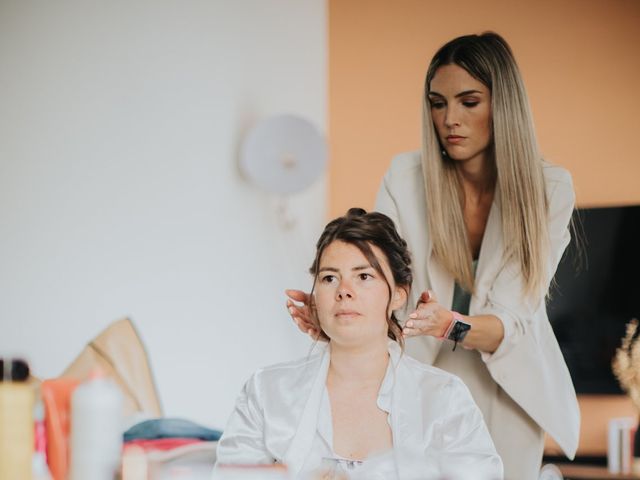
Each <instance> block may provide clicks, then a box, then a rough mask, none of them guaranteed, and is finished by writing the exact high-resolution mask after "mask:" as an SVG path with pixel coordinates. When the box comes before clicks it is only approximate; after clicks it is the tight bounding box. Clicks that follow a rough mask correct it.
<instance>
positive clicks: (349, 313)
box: [336, 310, 360, 317]
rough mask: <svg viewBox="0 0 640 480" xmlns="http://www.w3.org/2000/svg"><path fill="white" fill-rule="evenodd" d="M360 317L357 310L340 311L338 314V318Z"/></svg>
mask: <svg viewBox="0 0 640 480" xmlns="http://www.w3.org/2000/svg"><path fill="white" fill-rule="evenodd" d="M358 315H360V314H359V313H358V312H356V311H355V310H338V311H337V312H336V317H357V316H358Z"/></svg>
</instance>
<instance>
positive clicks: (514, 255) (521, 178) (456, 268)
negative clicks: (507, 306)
mask: <svg viewBox="0 0 640 480" xmlns="http://www.w3.org/2000/svg"><path fill="white" fill-rule="evenodd" d="M449 64H455V65H458V66H460V67H462V68H464V69H465V70H466V71H467V72H468V73H469V74H470V75H471V76H472V77H474V78H476V79H477V80H479V81H480V82H482V83H483V84H484V85H486V86H487V87H488V88H489V90H490V92H491V109H492V116H493V118H492V124H493V145H492V146H491V150H492V153H493V167H494V169H495V178H496V186H495V187H496V188H495V195H497V201H498V205H499V206H500V209H501V212H502V234H503V239H504V240H505V241H504V246H505V251H504V259H503V260H504V261H505V262H509V261H515V262H516V264H518V265H519V266H520V269H521V272H522V276H523V278H524V286H523V290H524V291H523V294H524V295H532V296H537V295H540V294H543V295H544V294H546V292H545V291H543V289H545V288H547V285H546V278H547V272H546V267H545V266H546V264H547V262H546V258H547V256H548V252H549V231H548V225H547V217H548V205H547V197H546V192H545V182H544V176H543V172H542V158H541V156H540V153H539V151H538V144H537V141H536V137H535V131H534V127H533V120H532V116H531V112H530V108H529V101H528V99H527V93H526V91H525V88H524V83H523V81H522V77H521V75H520V71H519V70H518V66H517V64H516V61H515V59H514V57H513V54H512V53H511V49H510V48H509V46H508V45H507V43H506V42H505V40H504V39H503V38H502V37H500V36H499V35H497V34H495V33H492V32H487V33H483V34H482V35H466V36H463V37H458V38H456V39H454V40H452V41H450V42H448V43H447V44H445V45H444V46H443V47H442V48H440V50H438V52H437V53H436V54H435V56H434V57H433V59H432V60H431V64H430V65H429V69H428V71H427V75H426V79H425V92H424V95H423V146H422V170H423V174H424V182H425V190H426V201H427V215H428V225H429V232H430V235H431V237H432V239H433V249H434V253H435V255H436V256H437V258H438V259H439V260H440V261H441V262H442V264H443V266H444V267H445V268H446V269H447V270H448V271H449V272H450V273H451V274H452V275H453V277H454V278H455V279H456V281H457V282H458V283H459V284H460V285H461V286H462V287H464V288H465V289H466V290H468V291H469V292H473V291H474V288H473V284H474V281H473V271H472V256H471V251H470V244H469V238H468V235H467V230H466V228H465V224H464V218H463V209H462V198H463V196H462V190H461V185H460V180H459V178H458V174H457V173H456V168H455V164H454V161H453V160H451V159H449V157H447V156H446V154H443V149H442V147H441V145H440V142H439V140H438V135H437V133H436V130H435V128H434V125H433V120H432V118H431V108H430V105H429V100H428V98H427V96H428V93H429V88H430V84H431V80H432V79H433V77H434V75H435V73H436V71H437V70H438V68H440V67H441V66H443V65H449Z"/></svg>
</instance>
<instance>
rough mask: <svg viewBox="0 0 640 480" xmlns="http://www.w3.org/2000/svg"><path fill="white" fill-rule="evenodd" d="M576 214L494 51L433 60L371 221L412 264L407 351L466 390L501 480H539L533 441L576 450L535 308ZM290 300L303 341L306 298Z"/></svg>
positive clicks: (467, 43) (573, 426)
mask: <svg viewBox="0 0 640 480" xmlns="http://www.w3.org/2000/svg"><path fill="white" fill-rule="evenodd" d="M574 202H575V195H574V192H573V187H572V182H571V176H570V175H569V173H568V172H567V171H566V170H564V169H562V168H560V167H557V166H552V165H550V164H548V163H546V162H544V161H543V160H542V157H541V155H540V152H539V151H538V145H537V142H536V138H535V133H534V128H533V121H532V118H531V113H530V109H529V104H528V99H527V95H526V91H525V88H524V84H523V81H522V78H521V75H520V72H519V70H518V67H517V65H516V62H515V59H514V57H513V54H512V52H511V50H510V48H509V46H508V45H507V43H506V42H505V40H504V39H503V38H502V37H500V36H499V35H497V34H495V33H484V34H482V35H467V36H463V37H459V38H456V39H454V40H452V41H450V42H449V43H447V44H445V45H444V46H443V47H442V48H440V50H438V52H437V53H436V54H435V56H434V57H433V59H432V61H431V64H430V65H429V69H428V71H427V76H426V80H425V96H424V116H423V148H422V152H414V153H406V154H401V155H399V156H397V157H396V158H395V159H394V160H393V162H392V165H391V167H390V168H389V170H388V171H387V173H386V175H385V177H384V179H383V182H382V185H381V187H380V190H379V192H378V197H377V202H376V209H377V210H379V211H380V212H383V213H385V214H387V215H388V216H389V217H391V218H392V219H393V220H394V222H395V223H396V226H397V228H398V231H399V233H400V235H402V236H403V237H404V238H405V240H406V241H407V243H408V245H409V249H410V251H411V252H412V255H413V264H414V265H415V271H414V276H415V280H414V283H413V288H412V290H411V295H410V299H409V302H408V303H407V305H417V309H416V310H415V311H406V312H405V315H404V316H403V318H406V319H407V320H406V322H405V325H404V329H403V333H404V335H405V337H407V339H408V341H407V347H406V349H407V352H408V353H409V354H411V355H412V356H414V357H416V358H417V359H418V360H420V361H422V362H425V363H430V364H433V365H435V366H437V367H440V368H442V369H444V370H446V371H449V372H451V373H454V374H456V375H458V376H459V377H460V378H462V380H463V381H464V382H465V383H466V384H467V386H468V387H469V389H470V390H471V393H472V395H473V397H474V400H475V401H476V403H477V404H478V406H479V407H480V410H481V411H482V413H483V415H484V419H485V422H486V423H487V426H488V428H489V431H490V433H491V436H492V438H493V441H494V443H495V446H496V449H497V451H498V453H499V454H500V456H501V457H502V460H503V462H504V468H505V470H504V471H505V478H506V479H518V480H527V479H531V480H533V479H537V478H538V472H539V469H540V464H541V460H542V454H543V447H544V433H543V432H544V431H546V432H548V433H549V434H550V435H551V437H553V438H554V439H555V440H556V441H557V443H558V444H559V445H560V447H561V448H562V449H563V451H564V452H565V454H566V455H567V456H568V457H570V458H573V456H574V455H575V452H576V449H577V445H578V434H579V426H580V414H579V409H578V404H577V400H576V395H575V391H574V388H573V384H572V382H571V377H570V375H569V372H568V369H567V367H566V364H565V362H564V359H563V357H562V353H561V352H560V348H559V346H558V342H557V340H556V338H555V336H554V334H553V330H552V329H551V325H550V324H549V320H548V317H547V313H546V305H545V298H546V294H547V292H548V289H549V285H550V282H551V279H552V278H553V275H554V274H555V270H556V268H557V265H558V262H559V261H560V258H561V257H562V254H563V252H564V250H565V248H566V247H567V245H568V243H569V240H570V233H569V222H570V219H571V214H572V212H573V207H574ZM288 293H289V296H290V297H291V300H294V301H297V302H302V303H303V305H302V306H296V305H295V304H294V303H293V302H292V301H291V300H290V301H289V310H290V312H291V314H292V316H293V317H294V320H296V323H298V326H299V327H300V328H301V329H302V330H304V331H306V332H309V325H310V322H308V318H309V310H308V309H307V308H306V303H307V302H306V300H307V297H306V295H305V294H303V293H302V292H299V291H289V292H288ZM407 314H408V315H407ZM312 333H313V332H312ZM410 337H411V338H410ZM443 337H445V339H444V341H443ZM447 339H448V340H447ZM460 345H461V346H462V347H464V348H459V346H460ZM456 346H458V348H455V347H456Z"/></svg>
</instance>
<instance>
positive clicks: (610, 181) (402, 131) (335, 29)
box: [329, 0, 640, 216]
mask: <svg viewBox="0 0 640 480" xmlns="http://www.w3.org/2000/svg"><path fill="white" fill-rule="evenodd" d="M484 30H494V31H496V32H498V33H500V34H501V35H503V36H504V37H505V38H506V39H507V41H508V42H509V43H510V45H511V47H512V49H513V51H514V53H515V55H516V59H517V60H518V63H519V65H520V68H521V70H522V73H523V76H524V79H525V83H526V85H527V90H528V93H529V97H530V101H531V104H532V108H533V114H534V119H535V123H536V127H537V133H538V139H539V142H540V145H541V148H542V151H543V153H544V155H545V157H546V158H547V159H548V160H550V161H551V162H553V163H557V164H560V165H563V166H565V167H566V168H568V169H569V170H570V171H571V172H572V174H573V178H574V182H575V188H576V193H577V196H578V203H579V204H580V205H581V206H591V205H608V204H628V203H640V153H639V152H640V121H639V118H640V117H639V115H640V53H639V49H640V1H637V0H563V1H561V2H558V1H556V0H541V1H536V2H533V1H507V0H505V1H499V0H493V1H483V2H478V1H477V0H458V1H457V2H455V4H452V3H451V2H436V1H429V0H393V1H390V0H329V140H330V152H331V161H330V167H329V202H330V205H329V212H330V215H331V216H336V215H339V214H342V213H344V212H345V211H346V209H347V208H348V207H350V206H356V205H358V206H363V207H365V208H371V207H372V206H373V203H374V198H375V193H376V191H377V188H378V184H379V182H380V180H381V178H382V175H383V173H384V171H385V170H386V168H387V166H388V165H389V162H390V161H391V158H392V157H393V155H394V154H396V153H398V152H402V151H407V150H414V149H418V148H419V146H420V109H421V104H420V102H421V98H422V83H423V80H424V79H423V77H424V73H425V71H426V68H427V65H428V63H429V60H430V59H431V57H432V55H433V54H434V53H435V51H436V49H437V48H438V47H439V46H440V45H442V44H443V43H444V42H446V41H448V40H450V39H451V38H453V37H455V36H458V35H462V34H466V33H479V32H482V31H484Z"/></svg>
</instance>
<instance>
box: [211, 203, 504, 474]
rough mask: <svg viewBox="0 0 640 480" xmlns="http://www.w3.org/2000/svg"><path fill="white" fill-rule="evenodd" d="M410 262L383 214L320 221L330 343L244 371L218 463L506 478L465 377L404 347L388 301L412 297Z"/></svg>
mask: <svg viewBox="0 0 640 480" xmlns="http://www.w3.org/2000/svg"><path fill="white" fill-rule="evenodd" d="M410 262H411V260H410V257H409V252H408V251H407V245H406V243H405V241H404V240H403V239H401V238H400V236H399V235H398V233H397V231H396V229H395V227H394V224H393V222H392V221H391V220H390V219H389V218H388V217H387V216H385V215H383V214H381V213H377V212H371V213H366V212H365V211H364V210H362V209H355V208H352V209H351V210H349V212H348V213H347V214H346V215H345V216H343V217H340V218H337V219H335V220H333V221H332V222H330V223H329V224H328V225H327V226H326V227H325V229H324V232H323V233H322V235H321V236H320V239H319V240H318V243H317V252H316V258H315V260H314V262H313V265H312V266H311V269H310V270H311V273H312V274H313V276H314V281H313V288H312V298H313V302H312V311H313V313H314V317H315V319H316V321H317V322H318V324H319V327H320V331H321V334H320V335H321V337H322V339H323V340H326V342H327V347H326V348H321V349H320V350H321V351H320V352H318V353H317V354H315V355H310V356H309V357H307V358H303V359H300V360H297V361H293V362H288V363H283V364H279V365H275V366H271V367H267V368H263V369H261V370H259V371H258V372H256V373H255V374H254V375H253V376H252V377H251V378H250V379H249V381H248V382H247V383H246V385H245V387H244V389H243V391H242V392H241V394H240V396H239V398H238V401H237V404H236V407H235V410H234V412H233V413H232V415H231V418H230V419H229V422H228V424H227V427H226V429H225V431H224V434H223V436H222V438H221V439H220V442H219V444H218V452H217V457H218V464H220V465H221V464H258V463H273V462H279V463H283V464H286V465H287V466H288V468H289V472H290V474H292V476H293V477H296V478H301V477H302V478H307V475H311V474H312V473H313V472H318V471H323V470H324V471H326V470H330V471H333V472H338V471H339V472H344V473H346V474H348V475H349V478H367V479H374V478H381V479H382V478H384V479H396V478H399V479H414V478H416V479H417V478H420V479H427V478H428V479H432V478H433V479H439V478H481V479H495V478H502V462H501V460H500V457H498V455H497V453H496V451H495V448H494V446H493V443H492V441H491V438H490V436H489V433H488V431H487V428H486V426H485V424H484V421H483V419H482V414H481V413H480V410H479V409H478V407H477V406H476V405H475V403H474V402H473V399H472V398H471V395H470V393H469V391H468V390H467V387H466V386H465V385H464V384H463V383H462V381H461V380H459V379H458V377H455V376H453V375H451V374H449V373H446V372H444V371H442V370H439V369H437V368H435V367H432V366H429V365H425V364H422V363H419V362H418V361H416V360H414V359H412V358H410V357H408V356H406V355H403V347H404V343H403V338H402V333H401V328H400V326H399V325H398V322H397V320H396V318H395V317H394V315H393V310H395V309H398V308H400V307H402V306H403V305H404V304H405V302H406V301H407V294H408V291H409V289H410V287H411V281H412V273H411V268H410ZM344 473H343V475H344Z"/></svg>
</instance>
